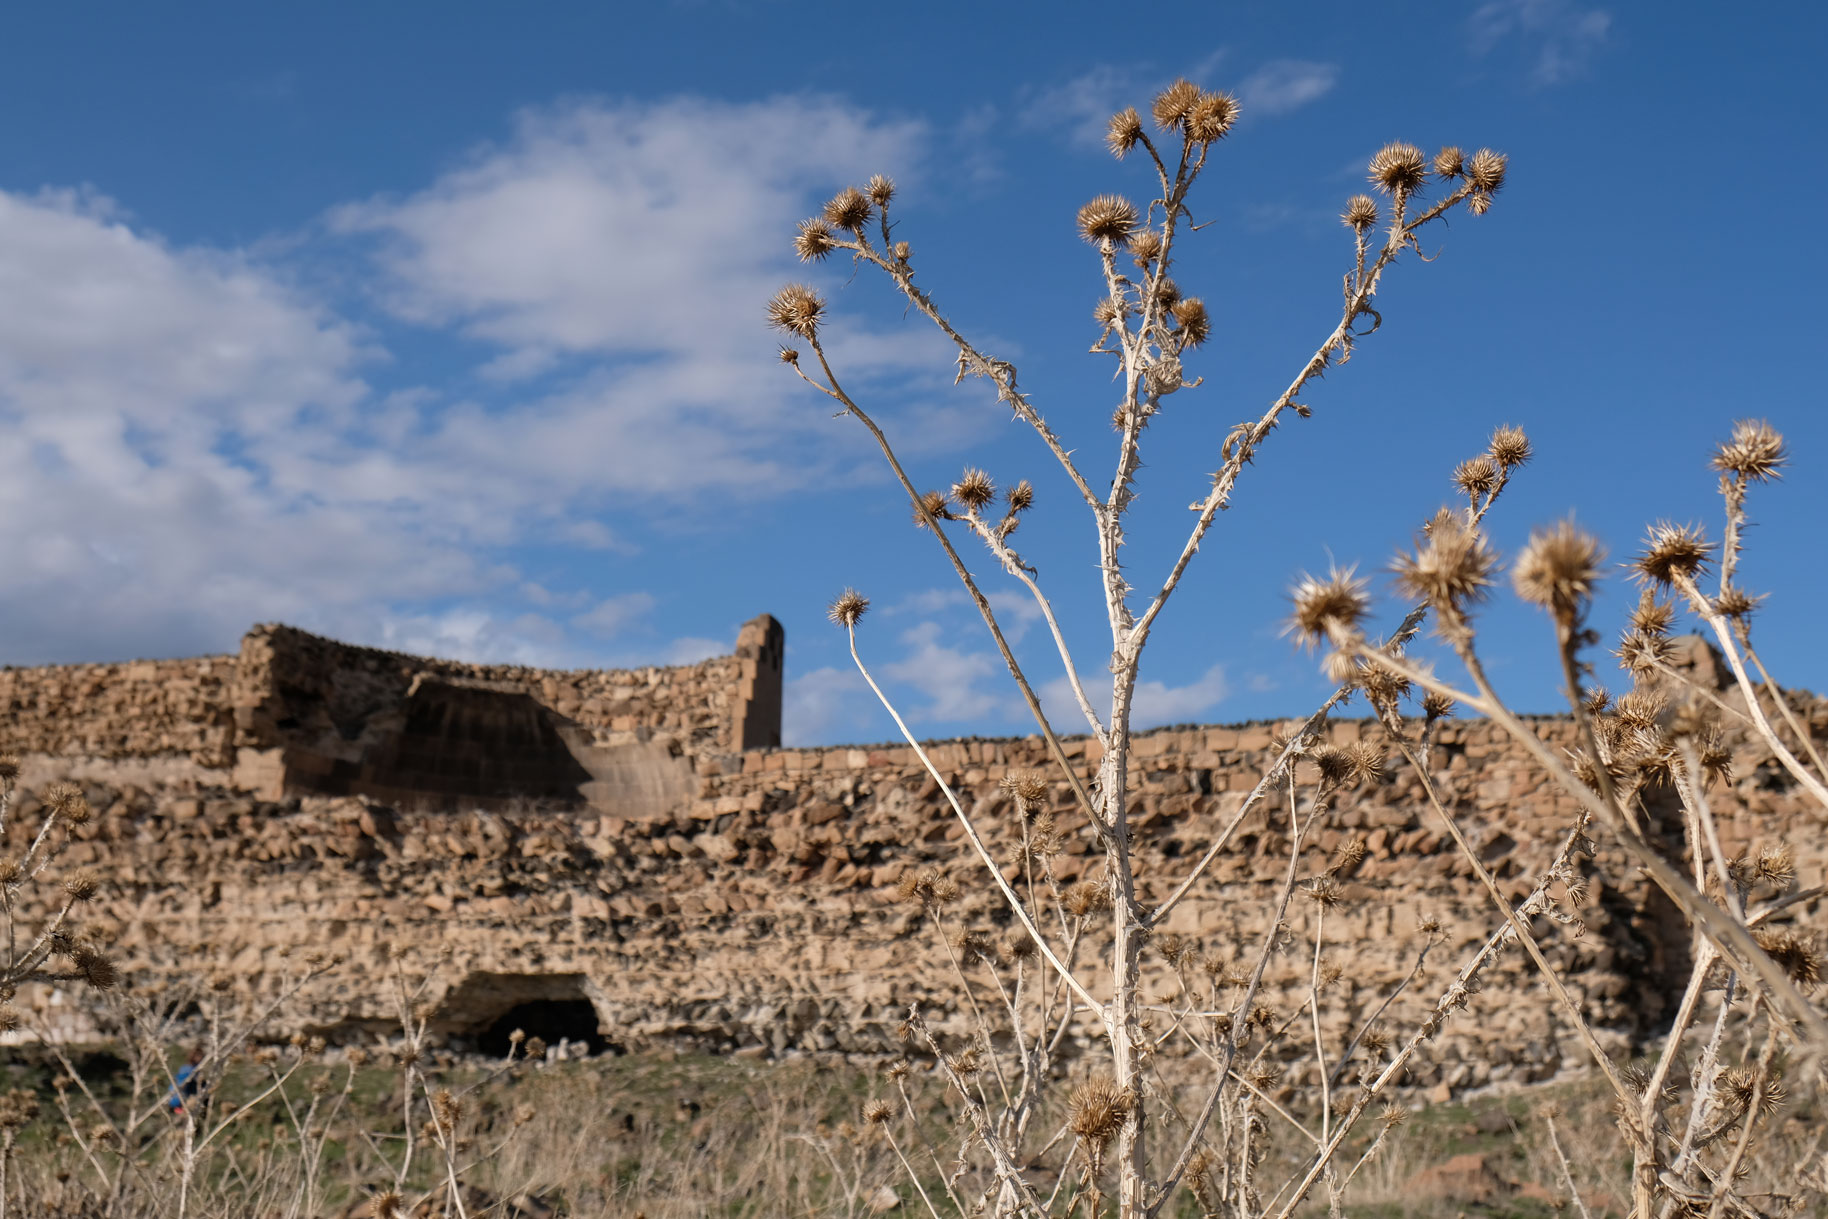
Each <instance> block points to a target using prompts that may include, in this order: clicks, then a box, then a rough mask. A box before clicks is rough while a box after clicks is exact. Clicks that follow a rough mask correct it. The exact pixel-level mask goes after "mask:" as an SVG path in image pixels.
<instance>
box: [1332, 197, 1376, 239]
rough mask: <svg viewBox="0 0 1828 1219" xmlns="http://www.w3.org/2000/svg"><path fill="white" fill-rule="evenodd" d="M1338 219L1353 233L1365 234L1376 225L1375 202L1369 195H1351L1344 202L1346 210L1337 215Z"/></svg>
mask: <svg viewBox="0 0 1828 1219" xmlns="http://www.w3.org/2000/svg"><path fill="white" fill-rule="evenodd" d="M1339 219H1340V222H1341V223H1343V224H1344V225H1345V226H1346V227H1347V228H1349V229H1352V230H1354V231H1355V232H1359V233H1363V232H1367V231H1369V230H1370V228H1371V227H1372V226H1373V225H1375V224H1376V223H1377V200H1376V199H1373V198H1372V197H1371V196H1370V195H1353V196H1352V197H1351V198H1350V199H1347V200H1346V210H1345V211H1343V212H1341V213H1340V214H1339Z"/></svg>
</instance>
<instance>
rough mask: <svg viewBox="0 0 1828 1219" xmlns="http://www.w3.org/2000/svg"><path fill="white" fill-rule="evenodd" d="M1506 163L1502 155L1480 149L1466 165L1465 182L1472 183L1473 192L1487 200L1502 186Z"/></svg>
mask: <svg viewBox="0 0 1828 1219" xmlns="http://www.w3.org/2000/svg"><path fill="white" fill-rule="evenodd" d="M1508 163H1509V159H1508V158H1507V157H1506V156H1505V155H1504V154H1503V153H1500V152H1493V151H1492V150H1491V149H1489V148H1481V149H1480V150H1479V151H1478V152H1475V153H1474V154H1473V155H1472V159H1471V160H1470V161H1468V162H1467V163H1466V180H1467V181H1468V182H1470V183H1472V185H1473V189H1474V190H1476V191H1478V192H1479V193H1480V194H1482V195H1484V196H1486V198H1487V199H1488V200H1489V199H1490V197H1491V196H1493V195H1495V194H1497V193H1498V190H1499V188H1500V187H1502V186H1503V185H1504V172H1505V168H1506V166H1507V165H1508Z"/></svg>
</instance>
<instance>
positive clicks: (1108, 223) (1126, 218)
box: [1079, 195, 1136, 247]
mask: <svg viewBox="0 0 1828 1219" xmlns="http://www.w3.org/2000/svg"><path fill="white" fill-rule="evenodd" d="M1135 231H1136V205H1135V204H1134V203H1131V202H1130V201H1129V200H1128V199H1125V198H1124V197H1123V196H1122V195H1099V196H1098V197H1097V198H1095V199H1092V200H1091V201H1089V202H1088V203H1086V204H1085V206H1083V207H1081V208H1080V209H1079V235H1080V236H1082V237H1084V238H1085V239H1086V240H1087V241H1089V242H1091V243H1092V244H1093V245H1101V244H1103V243H1104V242H1107V241H1108V242H1110V243H1111V244H1112V245H1113V246H1116V247H1122V246H1123V245H1125V244H1126V243H1128V241H1129V240H1130V234H1131V233H1133V232H1135Z"/></svg>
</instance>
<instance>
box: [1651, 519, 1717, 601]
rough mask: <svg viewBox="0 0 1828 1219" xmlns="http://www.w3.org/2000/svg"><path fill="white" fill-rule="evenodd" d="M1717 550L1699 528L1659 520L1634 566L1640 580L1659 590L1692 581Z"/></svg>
mask: <svg viewBox="0 0 1828 1219" xmlns="http://www.w3.org/2000/svg"><path fill="white" fill-rule="evenodd" d="M1712 551H1713V547H1712V546H1710V545H1709V544H1708V541H1707V537H1706V535H1705V534H1703V533H1702V532H1701V528H1700V526H1698V525H1672V524H1670V523H1669V522H1668V521H1659V522H1657V523H1656V524H1655V525H1652V526H1651V527H1650V532H1649V534H1648V535H1646V537H1645V539H1644V553H1643V554H1641V555H1639V556H1638V557H1637V560H1636V561H1635V563H1634V564H1633V565H1634V566H1635V567H1636V568H1637V569H1638V577H1639V579H1641V580H1645V581H1647V582H1648V583H1650V584H1653V585H1655V586H1657V587H1667V586H1668V585H1670V584H1672V583H1673V582H1675V581H1676V580H1689V579H1693V578H1694V577H1695V576H1697V575H1699V574H1700V573H1701V570H1702V568H1704V567H1705V566H1706V565H1707V562H1708V558H1709V556H1710V554H1711V553H1712Z"/></svg>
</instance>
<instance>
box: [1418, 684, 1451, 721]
mask: <svg viewBox="0 0 1828 1219" xmlns="http://www.w3.org/2000/svg"><path fill="white" fill-rule="evenodd" d="M1453 713H1454V700H1453V699H1451V698H1449V697H1447V695H1445V694H1441V693H1438V692H1436V691H1433V690H1430V691H1429V692H1428V693H1427V694H1424V695H1423V696H1422V714H1423V715H1424V716H1425V717H1427V718H1428V719H1431V720H1438V719H1445V718H1446V717H1448V716H1450V715H1452V714H1453Z"/></svg>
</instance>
